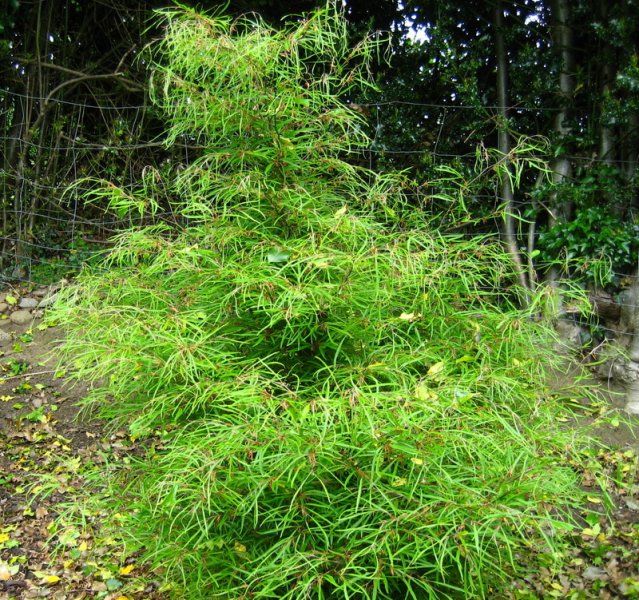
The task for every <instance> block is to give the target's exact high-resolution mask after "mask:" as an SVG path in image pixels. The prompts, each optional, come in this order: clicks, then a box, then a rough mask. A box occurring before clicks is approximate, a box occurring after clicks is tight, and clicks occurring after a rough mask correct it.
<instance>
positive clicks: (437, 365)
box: [428, 361, 444, 375]
mask: <svg viewBox="0 0 639 600" xmlns="http://www.w3.org/2000/svg"><path fill="white" fill-rule="evenodd" d="M443 370H444V361H439V362H436V363H435V364H434V365H433V366H432V367H431V368H430V369H428V374H429V375H437V373H441V372H442V371H443Z"/></svg>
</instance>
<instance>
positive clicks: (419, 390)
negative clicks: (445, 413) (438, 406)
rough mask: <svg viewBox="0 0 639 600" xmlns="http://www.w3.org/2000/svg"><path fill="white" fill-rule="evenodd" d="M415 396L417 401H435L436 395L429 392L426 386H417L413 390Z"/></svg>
mask: <svg viewBox="0 0 639 600" xmlns="http://www.w3.org/2000/svg"><path fill="white" fill-rule="evenodd" d="M415 396H416V397H417V399H418V400H437V394H435V393H434V392H431V391H430V390H429V389H428V386H427V385H423V384H422V385H418V386H417V387H416V388H415Z"/></svg>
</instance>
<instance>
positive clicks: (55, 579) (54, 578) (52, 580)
mask: <svg viewBox="0 0 639 600" xmlns="http://www.w3.org/2000/svg"><path fill="white" fill-rule="evenodd" d="M44 580H45V581H46V582H47V583H58V581H60V578H59V577H58V576H57V575H47V576H46V577H45V578H44Z"/></svg>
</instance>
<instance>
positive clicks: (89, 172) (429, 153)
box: [0, 90, 628, 285]
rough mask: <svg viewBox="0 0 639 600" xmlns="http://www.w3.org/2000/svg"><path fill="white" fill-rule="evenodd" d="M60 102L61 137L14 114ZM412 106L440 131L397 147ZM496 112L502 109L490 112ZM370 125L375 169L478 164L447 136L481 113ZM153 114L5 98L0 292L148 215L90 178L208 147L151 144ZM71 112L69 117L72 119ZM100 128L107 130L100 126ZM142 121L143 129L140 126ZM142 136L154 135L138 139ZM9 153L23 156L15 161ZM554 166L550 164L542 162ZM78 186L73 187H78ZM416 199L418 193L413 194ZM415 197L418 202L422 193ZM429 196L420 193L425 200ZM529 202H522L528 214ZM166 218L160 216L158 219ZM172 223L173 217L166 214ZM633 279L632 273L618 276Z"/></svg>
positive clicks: (369, 153)
mask: <svg viewBox="0 0 639 600" xmlns="http://www.w3.org/2000/svg"><path fill="white" fill-rule="evenodd" d="M44 102H49V103H58V104H60V105H61V107H63V108H65V109H69V111H70V112H69V113H68V114H67V118H66V120H65V119H63V120H62V121H63V122H62V124H60V125H59V126H58V129H57V133H56V135H48V136H37V135H34V134H33V132H28V131H27V128H28V126H29V123H28V122H26V121H25V122H21V121H19V120H18V119H17V117H16V115H19V114H23V112H24V111H23V110H22V109H21V110H18V109H17V108H16V107H17V105H18V104H20V103H31V104H33V103H35V104H38V103H39V104H42V103H44ZM398 107H399V108H402V107H409V108H410V109H411V110H416V111H419V113H420V115H421V117H422V119H423V123H425V124H426V125H425V126H428V127H430V128H431V130H432V132H434V133H433V134H432V135H430V137H429V138H428V139H427V140H424V139H420V138H419V136H417V137H415V136H414V138H415V139H413V140H412V141H411V140H410V139H409V140H404V142H403V145H402V146H401V147H400V146H393V145H392V141H393V138H392V136H390V137H389V136H386V137H385V136H384V132H383V128H384V124H385V123H387V122H388V121H389V115H387V114H386V113H385V111H387V110H396V109H397V108H398ZM483 108H484V110H485V111H486V112H487V113H489V112H490V111H494V110H496V109H497V107H490V106H486V107H483ZM357 109H358V110H364V111H366V113H367V116H368V117H369V121H370V123H371V134H372V135H371V137H372V142H371V145H370V147H369V148H368V149H367V150H366V151H365V153H364V155H365V156H361V155H360V156H358V157H356V158H357V159H358V160H360V161H364V164H367V166H371V167H373V168H375V166H376V164H377V162H378V161H381V160H384V159H390V160H391V161H392V160H393V159H396V158H398V157H399V158H400V159H402V160H404V159H407V158H408V159H409V160H413V161H414V162H417V163H423V164H428V165H429V166H431V167H432V166H433V165H442V164H449V163H451V162H454V163H456V164H462V165H466V166H467V167H468V169H470V170H472V168H473V165H474V164H475V163H476V161H477V153H476V152H475V151H470V150H469V151H467V152H461V153H460V152H457V153H454V152H450V151H448V150H447V147H446V145H445V144H444V142H443V140H445V139H446V138H447V137H450V135H451V131H452V127H453V125H452V124H451V123H450V118H451V115H453V114H454V113H455V112H458V111H468V110H477V107H474V106H464V105H455V106H451V105H445V104H432V103H417V102H407V101H396V100H395V101H389V102H379V103H371V104H363V105H357ZM150 110H151V109H150V108H149V106H148V105H146V104H135V105H119V104H109V103H105V104H98V103H95V104H92V103H87V102H82V103H79V102H78V103H75V102H72V101H69V100H67V99H56V98H50V97H48V96H46V97H37V96H33V97H27V96H26V95H23V94H19V93H16V92H15V91H11V90H0V111H1V112H0V118H1V119H2V122H0V125H1V128H0V150H1V151H2V152H3V159H4V160H3V165H4V168H3V169H2V170H1V171H0V186H1V188H0V193H1V194H2V197H1V200H0V202H1V204H0V206H1V208H2V215H1V218H2V222H0V229H1V230H2V242H1V244H0V285H1V284H2V282H5V283H11V282H13V283H33V284H44V283H48V282H50V281H52V280H54V279H56V278H60V277H62V276H64V274H65V273H67V272H69V271H71V272H72V271H74V270H76V269H77V268H79V267H80V265H81V264H82V263H83V262H84V261H87V260H90V259H91V257H93V256H95V255H96V253H99V252H100V251H101V250H103V249H105V248H107V247H108V245H109V239H110V238H111V237H112V236H113V235H115V234H116V233H117V232H118V231H121V230H122V229H123V228H126V227H130V226H131V225H135V224H139V223H141V222H143V220H144V219H143V217H136V216H131V215H126V216H122V217H119V216H117V215H115V214H113V213H111V212H107V211H105V209H104V207H103V206H98V205H95V204H87V202H86V201H85V194H86V193H87V192H89V191H90V190H91V187H90V185H89V184H88V183H87V184H84V183H80V184H78V183H77V181H78V180H82V179H83V178H91V177H93V178H100V179H103V180H108V181H113V182H114V183H116V184H117V185H118V186H119V187H122V188H123V189H129V190H133V189H136V188H137V187H138V186H139V185H140V179H141V177H142V174H143V171H144V169H145V168H147V167H148V166H152V167H155V168H156V169H158V171H161V170H162V169H163V168H164V167H166V168H169V167H174V166H175V165H176V164H183V165H186V164H189V162H190V161H191V160H192V159H193V157H195V156H197V155H198V152H199V151H200V150H201V146H199V145H198V144H197V141H196V140H195V139H184V140H183V142H182V143H181V144H176V145H173V146H172V147H171V148H167V147H166V146H165V144H164V142H163V140H162V138H161V134H158V135H157V136H156V137H153V138H151V139H148V132H149V131H151V132H152V131H153V130H154V128H153V127H152V126H151V127H149V126H148V123H149V119H152V118H153V115H151V116H149V114H148V113H149V111H150ZM511 110H512V111H515V112H516V111H519V112H535V111H536V112H539V111H541V110H543V111H549V112H552V111H557V110H560V109H558V108H556V107H529V108H527V107H520V106H514V107H511ZM65 114H66V113H65ZM97 121H101V125H102V124H103V125H105V126H104V127H102V126H100V127H96V125H95V123H96V122H97ZM142 123H145V124H146V125H145V127H144V128H142V127H141V124H142ZM141 132H144V134H145V135H146V136H147V137H146V138H145V137H143V136H142V135H141ZM10 155H13V156H17V157H21V159H22V163H21V162H20V160H18V161H13V163H12V161H11V160H10ZM537 158H541V159H544V160H546V161H547V162H548V163H550V162H551V161H552V160H553V156H552V155H550V154H548V155H540V156H538V157H537ZM566 158H568V159H570V160H571V161H573V162H575V164H585V163H588V164H596V163H605V164H608V165H613V166H617V167H619V168H625V167H626V166H627V165H626V163H627V161H610V160H607V159H600V158H597V157H596V156H591V157H583V156H568V157H566ZM72 184H73V185H72ZM408 193H409V195H410V194H411V192H408ZM415 194H416V195H418V194H417V193H416V192H415ZM420 194H422V195H423V192H420ZM474 200H475V201H476V202H485V203H486V204H491V203H493V204H494V203H495V202H496V201H497V200H496V197H495V193H494V190H490V189H485V190H483V191H481V192H477V191H475V192H474ZM528 202H529V198H528V197H522V198H520V199H518V200H517V201H516V205H520V206H525V205H526V204H527V203H528ZM159 216H163V215H159ZM164 216H167V217H169V216H170V215H169V214H168V213H167V214H166V215H164ZM472 234H473V235H477V234H479V235H487V236H489V235H499V229H498V223H497V220H495V219H493V220H492V221H491V220H490V219H488V220H486V221H485V222H484V223H483V225H481V226H477V227H475V228H474V230H473V231H472ZM540 235H541V233H540V232H539V231H536V230H530V231H527V232H525V234H522V243H523V241H524V238H528V239H530V238H533V239H537V238H538V237H539V236H540ZM616 275H618V276H619V277H627V276H628V274H627V273H619V274H616Z"/></svg>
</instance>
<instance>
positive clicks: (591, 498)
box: [586, 496, 601, 504]
mask: <svg viewBox="0 0 639 600" xmlns="http://www.w3.org/2000/svg"><path fill="white" fill-rule="evenodd" d="M586 500H588V502H592V503H593V504H601V498H597V496H586Z"/></svg>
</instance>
